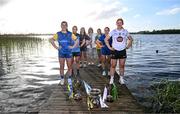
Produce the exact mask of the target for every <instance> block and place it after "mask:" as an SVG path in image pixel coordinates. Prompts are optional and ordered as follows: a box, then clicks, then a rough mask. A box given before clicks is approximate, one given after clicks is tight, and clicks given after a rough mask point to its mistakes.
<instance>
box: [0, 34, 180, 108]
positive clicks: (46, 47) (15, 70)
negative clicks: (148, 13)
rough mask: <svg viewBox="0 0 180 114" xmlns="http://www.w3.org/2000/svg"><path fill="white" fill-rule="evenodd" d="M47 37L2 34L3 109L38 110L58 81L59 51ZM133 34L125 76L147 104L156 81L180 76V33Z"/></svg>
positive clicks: (0, 103)
mask: <svg viewBox="0 0 180 114" xmlns="http://www.w3.org/2000/svg"><path fill="white" fill-rule="evenodd" d="M48 37H49V36H41V37H38V38H37V37H36V38H34V37H24V36H18V37H17V36H16V37H15V36H13V37H0V112H28V111H34V112H37V111H38V108H39V107H40V106H41V105H42V104H43V103H44V102H45V100H46V99H47V98H48V96H49V95H50V93H51V88H53V87H54V86H55V84H57V83H58V75H59V63H58V60H57V51H56V50H55V49H53V48H52V46H51V45H50V44H49V42H48V40H47V38H48ZM133 37H134V44H133V48H131V49H129V50H128V51H127V52H128V59H127V64H126V73H125V74H126V77H125V78H126V80H127V86H128V88H130V90H131V92H133V94H134V95H135V96H136V97H137V98H139V100H140V102H141V103H144V102H145V100H144V98H147V97H148V96H150V95H151V91H150V90H149V88H150V86H151V85H152V84H153V83H157V82H159V80H161V79H166V78H168V79H169V80H179V79H180V77H179V76H180V59H179V56H180V48H179V47H180V39H179V35H134V36H133ZM156 50H159V53H156ZM117 70H118V69H117ZM65 71H67V69H65ZM50 85H51V86H50ZM142 99H143V100H142ZM146 105H147V103H146Z"/></svg>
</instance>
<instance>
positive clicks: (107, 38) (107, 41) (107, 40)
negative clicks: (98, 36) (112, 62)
mask: <svg viewBox="0 0 180 114" xmlns="http://www.w3.org/2000/svg"><path fill="white" fill-rule="evenodd" d="M110 38H111V37H110V36H109V35H107V36H106V38H105V39H104V41H105V43H106V45H107V47H108V48H109V49H110V50H112V51H113V50H114V48H112V47H111V46H110V45H109V39H110Z"/></svg>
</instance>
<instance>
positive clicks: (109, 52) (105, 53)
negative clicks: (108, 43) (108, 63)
mask: <svg viewBox="0 0 180 114" xmlns="http://www.w3.org/2000/svg"><path fill="white" fill-rule="evenodd" d="M101 54H102V55H111V50H109V49H108V48H101Z"/></svg>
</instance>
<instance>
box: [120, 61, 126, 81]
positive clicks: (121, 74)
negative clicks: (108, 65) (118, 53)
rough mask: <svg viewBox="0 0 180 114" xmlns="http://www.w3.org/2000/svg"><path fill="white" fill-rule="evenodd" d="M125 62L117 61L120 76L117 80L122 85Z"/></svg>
mask: <svg viewBox="0 0 180 114" xmlns="http://www.w3.org/2000/svg"><path fill="white" fill-rule="evenodd" d="M125 62H126V59H119V75H120V77H119V78H120V79H119V82H120V83H121V84H124V79H123V77H124V71H125Z"/></svg>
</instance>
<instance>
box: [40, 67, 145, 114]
mask: <svg viewBox="0 0 180 114" xmlns="http://www.w3.org/2000/svg"><path fill="white" fill-rule="evenodd" d="M80 77H81V79H83V80H85V81H86V82H87V83H88V84H90V85H91V86H92V87H95V88H99V89H101V90H102V91H103V89H104V86H105V85H106V84H108V82H109V79H108V76H106V77H103V76H102V75H101V70H100V69H99V68H98V67H96V66H88V67H87V68H82V69H81V70H80ZM116 77H117V76H116ZM115 79H116V80H115V82H116V83H117V84H116V85H117V87H118V94H119V95H118V100H117V101H114V102H113V103H106V104H107V105H108V106H109V108H108V109H101V108H93V109H92V110H91V111H89V110H88V107H87V102H86V101H87V98H86V94H85V91H84V92H83V93H82V94H83V99H82V100H81V101H75V100H69V99H68V97H67V91H65V88H66V86H65V85H64V86H60V85H57V86H56V88H54V90H53V93H52V95H51V96H50V98H49V99H48V101H47V103H46V104H44V106H43V107H42V108H41V110H40V112H39V114H86V113H89V114H91V113H93V114H94V113H95V114H100V113H101V114H107V113H113V114H127V113H132V112H133V113H138V114H139V113H143V108H142V107H141V106H140V105H139V104H138V103H137V102H136V100H135V99H134V97H133V96H132V94H131V93H130V91H129V90H128V88H127V87H126V86H125V85H120V84H118V82H117V81H118V78H115Z"/></svg>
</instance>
